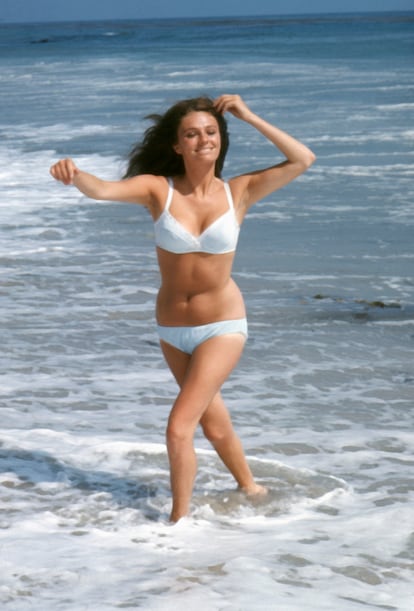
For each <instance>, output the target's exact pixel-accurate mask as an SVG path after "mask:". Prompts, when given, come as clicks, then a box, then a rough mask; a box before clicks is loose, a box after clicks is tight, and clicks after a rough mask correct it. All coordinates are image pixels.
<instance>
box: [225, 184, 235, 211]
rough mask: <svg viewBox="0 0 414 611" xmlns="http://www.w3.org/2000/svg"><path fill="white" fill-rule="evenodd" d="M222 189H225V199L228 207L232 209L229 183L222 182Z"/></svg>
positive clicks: (232, 203)
mask: <svg viewBox="0 0 414 611" xmlns="http://www.w3.org/2000/svg"><path fill="white" fill-rule="evenodd" d="M223 184H224V190H225V191H226V195H227V201H228V202H229V208H230V210H234V202H233V196H232V194H231V189H230V185H229V183H228V182H224V183H223Z"/></svg>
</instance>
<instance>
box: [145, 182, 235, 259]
mask: <svg viewBox="0 0 414 611" xmlns="http://www.w3.org/2000/svg"><path fill="white" fill-rule="evenodd" d="M168 184H169V189H168V195H167V201H166V203H165V207H164V210H163V211H162V214H161V216H160V217H159V218H158V219H157V220H156V221H155V223H154V232H155V243H156V245H157V246H158V247H159V248H162V249H164V250H168V252H173V253H176V254H185V253H189V252H205V253H209V254H212V255H223V254H225V253H228V252H234V251H235V250H236V246H237V240H238V237H239V232H240V226H239V224H238V222H237V218H236V213H235V210H234V203H233V198H232V195H231V190H230V186H229V184H228V183H227V182H225V183H223V184H224V190H225V192H226V195H227V201H228V203H229V209H228V210H227V212H225V213H224V214H222V215H221V216H219V217H218V218H217V219H216V220H215V221H213V222H212V223H211V225H209V226H208V227H207V228H206V229H205V230H204V231H203V232H202V233H201V234H200V235H199V236H195V235H193V234H192V233H191V232H190V231H188V229H186V228H185V227H183V226H182V224H181V223H180V222H179V221H177V219H176V218H174V217H173V216H172V214H171V212H170V206H171V202H172V198H173V195H174V187H173V182H172V180H171V179H169V180H168Z"/></svg>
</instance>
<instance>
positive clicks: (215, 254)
mask: <svg viewBox="0 0 414 611" xmlns="http://www.w3.org/2000/svg"><path fill="white" fill-rule="evenodd" d="M226 112H230V113H231V114H232V115H234V116H235V117H237V118H238V119H240V120H242V121H245V122H246V123H248V124H250V125H251V126H252V127H253V128H255V129H256V130H257V131H259V132H260V133H261V134H262V135H263V136H264V137H265V138H267V139H268V140H269V141H270V142H271V143H272V144H274V145H275V147H276V148H277V149H279V151H280V152H281V153H282V154H283V155H284V156H285V157H286V159H285V161H283V162H282V163H278V164H276V165H272V166H270V167H268V168H265V169H262V170H254V171H252V172H249V173H246V174H243V175H240V176H236V177H234V178H232V179H231V180H229V182H228V183H226V182H223V181H222V180H221V178H220V176H221V170H222V167H223V163H224V157H225V154H226V152H227V148H228V135H227V126H226V121H225V119H224V114H225V113H226ZM151 118H152V119H153V120H154V121H155V124H154V126H152V127H151V128H149V129H148V130H147V132H146V134H145V137H144V140H143V143H142V144H140V145H138V146H136V147H135V149H133V151H132V153H131V156H130V160H129V167H128V171H127V173H126V176H125V177H124V180H121V181H104V180H100V179H99V178H97V177H95V176H93V175H91V174H87V173H86V172H83V171H81V170H80V169H79V168H77V166H76V165H75V163H74V162H73V161H72V160H71V159H65V160H62V161H59V162H58V163H56V164H55V165H54V166H52V168H51V174H52V176H53V177H54V178H55V179H56V180H60V181H62V182H63V183H64V184H66V185H68V184H73V185H75V186H76V187H77V188H78V189H79V190H80V191H81V192H82V193H84V194H85V195H87V196H88V197H91V198H94V199H99V200H116V201H123V202H133V203H139V204H142V205H144V206H146V207H147V208H148V210H149V212H150V214H151V215H152V218H153V219H154V227H155V240H156V245H157V254H158V262H159V266H160V273H161V287H160V290H159V293H158V298H157V306H156V317H157V323H158V332H159V336H160V344H161V348H162V351H163V354H164V357H165V359H166V361H167V363H168V365H169V367H170V369H171V371H172V373H173V375H174V376H175V378H176V380H177V383H178V385H179V387H180V392H179V394H178V396H177V398H176V400H175V402H174V405H173V407H172V409H171V413H170V416H169V419H168V426H167V431H166V439H167V449H168V457H169V462H170V473H171V489H172V497H173V504H172V511H171V516H170V519H171V521H173V522H176V521H178V520H179V519H180V518H181V517H183V516H185V515H187V513H188V511H189V506H190V501H191V495H192V489H193V484H194V479H195V475H196V469H197V464H196V455H195V452H194V447H193V437H194V433H195V430H196V427H197V425H198V424H200V425H201V427H202V429H203V432H204V434H205V436H206V437H207V439H209V440H210V442H211V443H212V445H213V446H214V448H215V449H216V451H217V453H218V454H219V456H220V458H221V459H222V460H223V462H224V464H225V465H226V466H227V468H228V469H229V470H230V472H231V473H232V474H233V476H234V478H235V479H236V481H237V483H238V485H239V487H240V488H241V489H242V490H244V491H245V492H246V493H247V494H249V495H253V494H264V493H265V492H266V489H265V488H264V487H263V486H260V485H259V484H257V483H256V482H255V481H254V479H253V476H252V473H251V471H250V469H249V466H248V465H247V462H246V458H245V456H244V453H243V449H242V446H241V443H240V440H239V438H238V437H237V435H236V434H235V432H234V430H233V426H232V422H231V419H230V415H229V413H228V411H227V409H226V407H225V405H224V403H223V399H222V397H221V394H220V389H221V386H222V384H223V382H224V381H225V380H226V378H227V377H228V376H229V374H230V373H231V371H232V370H233V368H234V367H235V365H236V363H237V362H238V360H239V358H240V356H241V353H242V350H243V346H244V343H245V341H246V338H247V324H246V312H245V308H244V303H243V298H242V295H241V293H240V291H239V289H238V287H237V285H236V284H235V282H234V281H233V279H232V278H231V269H232V263H233V258H234V254H235V249H236V243H237V238H238V234H239V227H240V224H241V223H242V221H243V219H244V216H245V214H246V212H247V211H248V209H249V208H250V206H251V205H252V204H254V203H255V202H257V201H258V200H260V199H262V198H264V197H266V196H267V195H269V194H270V193H272V192H273V191H275V190H277V189H280V188H281V187H283V186H284V185H286V184H287V183H289V182H290V181H292V180H293V179H294V178H296V177H297V176H299V175H300V174H302V173H303V172H304V171H305V170H306V169H307V168H309V166H310V165H311V164H312V163H313V161H314V160H315V156H314V154H313V153H312V151H310V150H309V149H308V148H307V147H306V146H305V145H304V144H302V143H300V142H298V141H297V140H295V139H294V138H292V137H291V136H289V135H288V134H287V133H285V132H283V131H281V130H280V129H278V128H277V127H275V126H273V125H271V124H269V123H268V122H266V121H265V120H263V119H262V118H260V117H259V116H258V115H256V114H255V113H254V112H252V111H251V110H250V108H249V107H248V106H247V105H246V104H245V102H244V101H243V100H242V99H241V97H240V96H238V95H222V96H220V97H219V98H217V99H216V100H215V101H213V100H210V99H209V98H196V99H192V100H184V101H182V102H178V103H177V104H175V105H174V106H173V107H172V108H170V109H169V110H168V111H167V112H166V113H165V114H164V115H163V116H160V115H153V116H152V117H151Z"/></svg>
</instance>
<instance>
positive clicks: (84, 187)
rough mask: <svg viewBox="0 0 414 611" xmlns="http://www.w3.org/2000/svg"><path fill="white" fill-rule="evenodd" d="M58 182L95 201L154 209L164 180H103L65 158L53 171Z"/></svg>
mask: <svg viewBox="0 0 414 611" xmlns="http://www.w3.org/2000/svg"><path fill="white" fill-rule="evenodd" d="M50 173H51V175H52V176H53V178H55V179H56V180H60V181H61V182H63V184H65V185H74V186H75V187H76V188H77V189H79V191H81V193H83V194H84V195H86V196H87V197H90V198H92V199H99V200H111V201H122V202H130V203H137V204H143V205H145V206H151V204H153V203H154V200H158V199H159V197H160V195H159V187H160V183H161V180H160V177H158V176H157V177H155V176H150V175H140V176H134V177H133V178H128V179H126V180H115V181H110V180H102V179H100V178H98V177H97V176H94V175H93V174H88V172H83V171H82V170H80V169H79V168H78V167H77V166H76V164H75V163H74V161H73V160H72V159H61V160H60V161H58V162H57V163H55V164H54V165H52V167H51V168H50Z"/></svg>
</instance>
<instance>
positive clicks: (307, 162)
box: [303, 149, 316, 170]
mask: <svg viewBox="0 0 414 611" xmlns="http://www.w3.org/2000/svg"><path fill="white" fill-rule="evenodd" d="M315 161H316V155H315V153H314V152H313V151H311V150H310V149H308V151H307V153H306V155H305V156H304V159H303V165H304V167H305V170H307V169H308V168H310V167H311V165H313V164H314V163H315Z"/></svg>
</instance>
